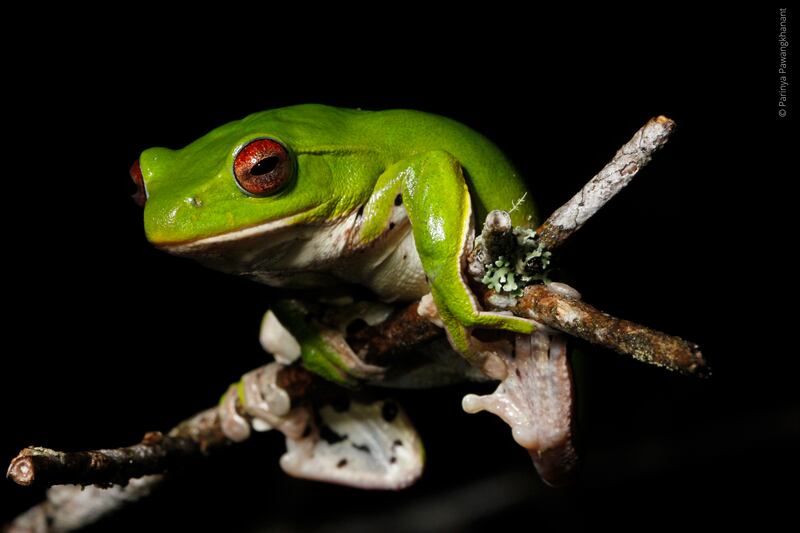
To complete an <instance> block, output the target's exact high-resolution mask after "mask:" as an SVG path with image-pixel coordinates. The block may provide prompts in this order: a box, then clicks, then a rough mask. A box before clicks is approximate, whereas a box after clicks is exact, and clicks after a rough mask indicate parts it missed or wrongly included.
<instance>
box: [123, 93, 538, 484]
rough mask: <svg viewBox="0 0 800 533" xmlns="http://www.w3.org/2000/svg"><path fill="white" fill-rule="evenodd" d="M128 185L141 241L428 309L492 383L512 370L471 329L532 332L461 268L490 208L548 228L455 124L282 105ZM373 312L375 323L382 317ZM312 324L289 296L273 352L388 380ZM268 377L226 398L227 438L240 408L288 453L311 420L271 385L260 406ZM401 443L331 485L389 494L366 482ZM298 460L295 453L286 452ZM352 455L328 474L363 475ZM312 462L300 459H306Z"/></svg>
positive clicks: (275, 319) (159, 155) (273, 333)
mask: <svg viewBox="0 0 800 533" xmlns="http://www.w3.org/2000/svg"><path fill="white" fill-rule="evenodd" d="M131 175H132V177H133V179H134V181H135V182H136V184H137V186H138V192H137V194H136V200H137V201H138V202H139V203H140V204H142V205H143V206H144V227H145V233H146V236H147V238H148V239H149V240H150V241H151V242H152V243H153V244H154V245H155V246H157V247H158V248H160V249H163V250H165V251H167V252H169V253H171V254H175V255H178V256H186V257H191V258H193V259H196V260H198V261H200V262H202V263H204V264H206V265H208V266H210V267H212V268H214V269H218V270H222V271H225V272H230V273H235V274H239V275H243V276H247V277H249V278H252V279H254V280H256V281H259V282H262V283H266V284H268V285H271V286H277V287H288V288H298V289H319V288H323V287H331V286H355V285H358V286H362V287H365V288H366V289H368V290H369V291H371V292H372V293H373V294H374V295H375V296H376V297H377V299H378V300H380V301H382V302H387V303H391V302H400V301H413V300H417V299H420V298H422V299H423V301H427V302H428V309H429V311H430V309H433V311H430V314H431V317H432V318H434V319H435V320H437V321H440V324H441V325H442V326H443V327H444V329H445V330H446V333H447V338H448V340H449V343H450V345H451V346H452V348H453V349H454V350H455V352H456V353H458V354H460V356H462V357H463V358H464V359H465V360H466V361H468V362H469V363H470V364H471V366H472V367H474V368H475V369H477V370H479V371H480V372H481V373H483V374H484V375H486V376H488V377H489V378H493V379H503V378H504V377H505V376H506V372H507V369H506V365H505V364H504V363H503V362H502V361H500V360H498V357H497V355H496V354H495V353H494V352H493V351H492V350H486V349H484V348H483V347H484V343H481V342H479V341H477V339H475V338H474V337H473V336H472V335H471V331H472V329H473V328H487V329H495V330H504V331H507V332H513V333H515V334H518V335H520V334H521V335H530V334H532V333H533V331H534V329H535V324H534V322H532V321H530V320H526V319H523V318H519V317H516V316H512V315H507V314H501V313H492V312H486V311H483V310H482V309H481V308H480V306H479V304H478V302H477V301H476V298H475V297H474V295H473V293H472V291H471V290H470V288H469V286H468V284H467V281H466V278H465V273H464V266H465V259H466V257H467V254H468V253H469V252H470V250H471V247H472V244H473V237H474V230H473V225H474V223H475V217H477V218H478V220H483V218H484V216H485V215H486V214H487V212H489V211H491V210H493V209H504V210H512V207H514V209H513V210H512V212H511V217H512V222H513V224H514V225H515V226H535V225H536V224H537V222H538V220H537V213H536V211H535V207H534V205H533V203H532V202H531V201H530V195H528V194H527V190H526V187H525V184H524V182H523V180H522V179H521V177H520V175H519V173H518V172H517V170H516V169H515V168H514V166H512V164H511V163H510V162H509V160H508V159H507V158H506V156H505V155H504V154H503V153H502V152H501V151H500V150H499V149H498V148H497V147H496V146H495V145H494V144H493V143H492V142H490V141H489V140H487V139H486V138H485V137H483V136H481V135H480V134H478V133H476V132H475V131H473V130H472V129H470V128H468V127H466V126H464V125H462V124H460V123H458V122H455V121H453V120H450V119H447V118H444V117H440V116H436V115H432V114H427V113H423V112H418V111H409V110H390V111H375V112H373V111H362V110H351V109H339V108H334V107H328V106H323V105H298V106H292V107H286V108H282V109H274V110H269V111H264V112H260V113H256V114H253V115H250V116H248V117H246V118H244V119H242V120H239V121H236V122H231V123H229V124H226V125H224V126H222V127H219V128H217V129H215V130H213V131H211V132H210V133H208V134H207V135H205V136H204V137H201V138H200V139H198V140H197V141H195V142H193V143H191V144H189V145H188V146H186V147H185V148H183V149H180V150H169V149H166V148H151V149H148V150H145V151H144V152H143V153H142V154H141V156H140V158H139V160H138V161H137V162H136V163H135V164H134V167H133V168H132V170H131ZM522 198H527V200H526V201H523V202H520V201H519V200H520V199H522ZM313 294H315V293H312V295H313ZM425 297H427V300H426V299H425ZM371 313H372V316H373V318H375V317H377V318H375V320H378V319H379V318H380V315H381V310H380V308H378V310H377V311H376V310H375V309H374V308H373V309H372V311H371ZM306 315H307V309H305V308H304V306H303V304H302V303H300V302H297V301H294V300H288V301H280V302H278V303H276V305H275V306H274V307H273V309H271V311H270V312H269V313H268V314H267V316H266V319H265V327H264V331H263V332H262V344H264V346H265V347H266V348H268V349H269V350H270V351H271V352H272V353H273V354H275V357H276V359H277V360H278V361H279V362H280V363H284V364H288V363H291V362H293V361H294V360H296V359H298V358H299V359H300V360H301V361H302V364H303V365H304V366H305V367H307V368H308V369H309V370H311V371H313V372H315V373H317V374H319V375H321V376H322V377H324V378H326V379H328V380H330V381H333V382H335V383H338V384H342V385H347V386H352V385H355V384H357V383H359V382H360V381H369V380H370V379H377V377H379V376H380V374H381V371H382V369H381V368H379V367H375V366H373V365H368V364H365V363H363V362H362V361H360V360H358V358H357V357H354V355H353V354H352V352H351V351H350V350H349V349H348V347H347V346H344V345H343V343H342V342H341V336H338V337H337V336H336V334H335V333H331V331H329V330H326V329H325V328H322V327H320V326H318V325H317V324H315V323H313V322H312V321H309V320H306ZM367 320H369V319H368V318H367ZM261 374H263V375H260V376H258V377H253V376H250V377H249V378H248V379H249V381H248V379H243V380H242V382H240V383H239V384H237V385H236V386H234V387H232V389H231V393H230V394H229V395H227V396H226V397H225V398H226V399H225V400H223V412H227V413H228V414H229V416H228V417H227V419H226V420H227V422H229V423H230V424H229V426H228V428H229V431H230V435H231V436H232V437H234V438H236V437H240V438H244V437H246V435H247V433H248V430H247V429H246V428H245V427H244V426H243V425H242V424H241V420H239V419H238V418H237V416H236V413H235V409H231V408H230V407H231V405H230V403H231V402H233V401H236V399H238V401H242V402H244V403H245V404H247V405H248V406H249V408H250V410H251V412H254V413H256V414H259V413H260V416H257V418H258V420H259V421H260V425H261V426H262V427H263V428H268V427H276V428H278V429H281V428H283V430H284V433H286V434H287V436H289V437H291V438H292V442H297V441H299V439H300V438H301V437H300V434H301V432H302V428H303V427H304V423H305V422H306V421H307V420H308V419H309V416H308V413H302V412H300V413H294V414H292V411H291V410H290V409H289V405H288V403H287V400H286V398H284V397H281V395H280V393H279V391H277V392H276V391H274V387H273V389H270V390H272V391H273V393H274V394H273V393H270V394H271V396H270V398H271V399H270V398H267V396H269V395H267V396H264V395H259V394H257V393H256V391H257V390H258V388H259V387H258V384H259V383H261V384H265V385H264V387H266V389H269V388H270V386H271V385H270V381H269V378H265V377H264V376H268V375H272V374H274V371H273V370H270V369H267V370H265V371H264V372H262V373H261ZM272 385H274V380H273V382H272ZM264 387H262V390H265V389H264ZM226 402H228V403H227V404H226ZM472 404H475V401H474V400H473V401H472ZM226 405H227V408H226V407H225V406H226ZM270 406H272V409H271V410H270ZM276 406H277V407H276ZM354 409H355V410H356V411H358V413H360V414H359V415H358V416H359V417H361V418H365V417H366V418H368V415H367V414H366V413H373V415H374V417H376V419H379V418H380V417H381V416H382V415H385V414H386V413H385V412H384V411H385V409H378V408H370V407H368V406H359V407H357V408H354ZM322 414H323V419H324V420H326V421H330V425H331V427H333V425H336V424H339V425H340V426H341V425H342V424H345V423H344V422H343V421H341V420H339V418H337V417H338V416H339V415H338V414H336V413H334V412H333V411H331V412H329V413H328V414H327V415H325V414H324V413H322ZM239 418H240V417H239ZM387 418H388V417H385V416H384V422H387V421H388V420H387ZM390 418H391V419H392V420H390V421H388V422H391V423H395V422H394V421H395V420H397V421H398V422H397V424H399V425H400V426H401V427H399V428H398V429H396V430H391V428H389V430H388V431H389V432H390V433H389V434H391V431H395V433H397V434H398V435H400V434H403V435H411V433H410V431H411V430H410V429H409V426H408V424H406V422H405V420H406V419H405V415H403V414H402V413H400V415H399V416H392V417H390ZM337 421H338V422H337ZM345 426H347V424H345ZM347 427H349V426H347ZM376 427H377V426H376ZM237 428H238V429H237ZM256 429H258V428H256ZM329 429H330V428H329ZM382 431H383V430H382ZM383 433H385V431H383ZM347 434H348V435H349V436H350V438H354V437H353V436H354V435H357V434H358V431H356V430H354V429H352V428H350V429H349V430H348V431H347ZM373 437H374V434H373ZM411 437H412V440H413V435H411ZM331 440H333V442H330V441H331ZM339 440H342V439H339ZM345 440H346V439H345ZM373 440H374V441H375V442H377V440H375V439H374V438H373ZM384 440H385V439H384ZM399 441H401V439H400V438H396V439H389V440H387V443H388V444H387V445H386V450H385V454H384V455H385V461H384V463H385V464H383V466H382V467H378V466H375V465H374V464H373V465H368V466H364V467H363V468H362V469H361V470H362V472H361V473H357V474H355V477H356V478H358V479H355V480H354V479H350V478H347V477H341V476H340V477H336V475H333V474H332V475H330V476H328V479H330V480H333V481H340V482H346V483H350V484H355V485H360V486H368V487H371V486H383V485H382V483H383V482H381V481H380V479H378V477H380V476H378V477H374V478H369V476H367V478H369V479H366V480H365V477H364V476H365V475H366V474H365V473H364V471H365V470H371V471H375V470H376V468H377V469H378V470H380V468H383V467H385V468H384V470H385V471H383V472H382V473H380V475H382V476H383V477H384V478H387V476H388V477H391V475H389V474H387V473H386V472H387V471H388V470H386V469H391V465H392V464H395V463H397V462H398V455H397V453H395V452H396V447H397V446H396V443H397V442H399ZM317 442H321V441H320V440H319V438H317ZM336 442H337V440H336V439H327V441H326V443H327V445H330V446H335V445H336ZM350 444H351V445H352V446H353V447H355V448H359V447H361V448H360V449H363V448H364V447H365V446H366V444H363V443H361V444H359V443H357V442H351V443H350ZM299 448H302V446H299V447H298V445H295V444H293V445H292V446H290V453H291V452H292V449H294V450H295V452H297V450H298V449H299ZM389 448H391V450H390V449H389ZM406 448H407V446H406ZM420 449H421V448H420ZM298 453H299V452H298ZM348 453H350V455H349V456H347V457H343V458H342V457H340V458H338V459H337V460H336V465H339V466H336V467H335V468H334V467H333V466H330V465H328V466H327V467H326V466H324V465H317V466H318V467H319V469H322V470H324V469H325V468H329V469H332V470H335V469H336V468H338V469H339V470H346V469H345V468H344V467H342V466H341V465H342V464H348V461H349V464H351V465H352V464H353V463H358V461H355V460H353V457H352V453H354V452H348ZM412 455H414V454H412ZM312 456H313V454H306V456H305V457H306V458H307V459H308V460H309V461H311V460H312V459H311V457H312ZM317 457H319V454H318V455H317ZM348 458H349V459H348ZM284 459H286V457H284ZM296 459H297V456H296V454H295V456H292V457H290V458H289V459H287V460H286V461H284V460H282V464H283V463H286V465H291V464H294V465H295V467H294V468H295V473H298V475H302V474H303V472H308V471H313V470H314V468H309V467H308V464H309V463H305V466H302V464H301V463H303V461H298V460H296ZM415 461H416V462H421V452H420V453H417V454H416V455H415V456H414V457H410V458H407V461H406V462H407V463H408V464H412V463H414V462H415ZM362 462H363V461H362ZM401 462H402V461H401ZM286 465H284V466H286ZM287 468H291V467H287ZM414 468H415V467H409V466H408V465H407V467H406V470H405V471H404V473H402V475H400V474H398V475H397V476H395V477H394V478H392V480H391V481H390V482H386V483H383V484H384V485H388V486H393V487H396V486H402V485H404V484H405V483H407V482H408V480H409V479H410V478H412V477H414V474H413V473H409V472H410V471H413V470H414ZM319 469H318V471H319ZM301 471H303V472H301ZM358 476H361V477H358ZM306 477H313V476H306ZM322 477H325V476H322Z"/></svg>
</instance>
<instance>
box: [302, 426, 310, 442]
mask: <svg viewBox="0 0 800 533" xmlns="http://www.w3.org/2000/svg"><path fill="white" fill-rule="evenodd" d="M309 435H311V425H310V424H306V429H304V430H303V438H304V439H305V438H306V437H308V436H309Z"/></svg>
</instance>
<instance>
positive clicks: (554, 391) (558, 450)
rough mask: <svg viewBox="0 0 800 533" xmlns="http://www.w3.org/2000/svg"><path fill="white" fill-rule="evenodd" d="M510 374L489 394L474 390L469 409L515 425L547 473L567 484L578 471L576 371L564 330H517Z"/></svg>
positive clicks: (547, 477) (515, 433)
mask: <svg viewBox="0 0 800 533" xmlns="http://www.w3.org/2000/svg"><path fill="white" fill-rule="evenodd" d="M515 347H516V350H515V357H514V358H513V359H510V358H509V359H507V360H506V364H507V366H508V376H507V377H506V378H505V379H504V380H503V382H502V383H500V385H499V386H498V387H497V390H495V392H494V393H492V394H490V395H488V396H476V395H474V394H469V395H467V396H465V397H464V400H463V402H462V406H463V408H464V410H465V411H466V412H468V413H477V412H478V411H484V410H485V411H489V412H491V413H494V414H496V415H497V416H499V417H500V418H502V419H503V420H504V421H505V422H506V423H507V424H508V425H509V426H511V429H512V435H513V437H514V440H515V441H517V443H518V444H519V445H520V446H522V447H524V448H526V449H527V450H528V452H529V453H530V455H531V458H532V459H533V462H534V465H535V466H536V469H537V470H538V472H539V475H540V476H541V477H542V479H543V480H544V481H545V482H547V483H548V484H550V485H563V484H565V483H567V482H569V481H570V480H571V478H572V476H573V475H574V474H575V471H576V467H577V455H576V453H575V449H574V448H573V445H572V410H573V396H572V376H571V373H570V369H569V363H568V361H567V350H566V343H565V340H564V338H563V337H562V336H560V335H553V336H550V335H548V334H547V333H544V332H536V333H533V334H532V335H517V337H516V346H515Z"/></svg>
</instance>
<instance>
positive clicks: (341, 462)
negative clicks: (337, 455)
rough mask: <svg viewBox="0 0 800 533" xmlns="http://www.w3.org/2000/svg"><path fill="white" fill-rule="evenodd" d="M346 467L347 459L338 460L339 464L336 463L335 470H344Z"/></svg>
mask: <svg viewBox="0 0 800 533" xmlns="http://www.w3.org/2000/svg"><path fill="white" fill-rule="evenodd" d="M345 466H347V459H339V462H338V463H336V468H344V467H345Z"/></svg>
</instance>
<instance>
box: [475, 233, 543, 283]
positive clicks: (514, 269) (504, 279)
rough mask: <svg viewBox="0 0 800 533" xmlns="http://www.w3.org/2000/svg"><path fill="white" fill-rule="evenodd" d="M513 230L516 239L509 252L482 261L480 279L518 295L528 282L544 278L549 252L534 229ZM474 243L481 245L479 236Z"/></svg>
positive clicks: (541, 280)
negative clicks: (486, 261) (482, 273)
mask: <svg viewBox="0 0 800 533" xmlns="http://www.w3.org/2000/svg"><path fill="white" fill-rule="evenodd" d="M513 232H514V236H515V237H516V239H515V240H514V243H515V246H514V247H513V249H512V250H511V251H510V254H509V255H501V256H500V257H498V258H497V259H495V260H494V261H491V262H489V263H486V264H484V272H485V274H484V276H483V279H481V282H482V283H483V284H484V285H486V286H487V287H489V288H490V289H492V290H493V291H495V292H497V293H499V294H502V295H506V296H511V297H514V298H517V297H519V296H522V291H523V289H524V288H525V287H527V286H528V285H533V284H534V283H541V282H545V281H547V268H548V267H549V266H550V258H551V255H552V254H551V253H550V252H549V251H547V250H545V249H544V247H543V246H542V244H541V243H540V242H539V241H538V239H537V238H536V231H535V230H532V229H529V228H514V230H513ZM475 244H476V246H480V244H482V239H481V240H478V239H476V242H475Z"/></svg>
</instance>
